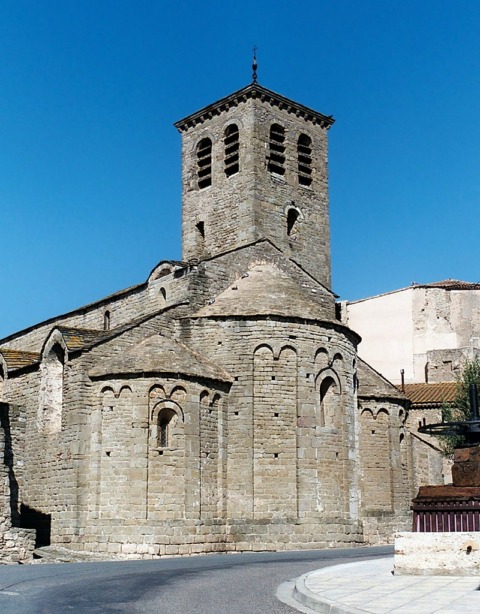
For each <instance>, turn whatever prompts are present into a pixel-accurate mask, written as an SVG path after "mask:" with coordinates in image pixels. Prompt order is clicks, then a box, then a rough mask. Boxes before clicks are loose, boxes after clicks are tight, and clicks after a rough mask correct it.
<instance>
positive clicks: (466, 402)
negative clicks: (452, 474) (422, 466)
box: [440, 357, 480, 457]
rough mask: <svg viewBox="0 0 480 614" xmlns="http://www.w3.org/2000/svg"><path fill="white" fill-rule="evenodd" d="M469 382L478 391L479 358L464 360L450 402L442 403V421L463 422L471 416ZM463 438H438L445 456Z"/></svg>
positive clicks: (448, 454) (479, 381)
mask: <svg viewBox="0 0 480 614" xmlns="http://www.w3.org/2000/svg"><path fill="white" fill-rule="evenodd" d="M470 384H477V388H478V390H479V391H480V358H478V357H476V358H474V359H473V360H467V361H466V362H465V365H464V368H463V371H462V373H461V375H460V376H459V378H458V379H457V390H456V393H455V399H454V401H453V402H452V403H444V404H443V406H442V421H443V422H463V421H465V420H469V419H470V417H471V411H470V397H469V386H470ZM464 441H465V439H464V437H463V436H461V435H446V436H444V437H441V438H440V447H441V449H442V451H443V453H444V454H445V456H448V457H451V456H453V452H454V450H455V448H457V447H458V446H460V445H462V444H463V443H464Z"/></svg>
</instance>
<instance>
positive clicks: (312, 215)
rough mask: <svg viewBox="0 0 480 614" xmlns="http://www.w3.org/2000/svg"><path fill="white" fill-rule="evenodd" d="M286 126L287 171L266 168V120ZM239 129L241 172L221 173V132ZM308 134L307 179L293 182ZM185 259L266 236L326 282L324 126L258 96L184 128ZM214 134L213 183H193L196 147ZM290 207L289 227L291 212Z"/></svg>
mask: <svg viewBox="0 0 480 614" xmlns="http://www.w3.org/2000/svg"><path fill="white" fill-rule="evenodd" d="M274 123H278V124H281V125H282V126H283V127H284V129H285V158H286V160H285V173H284V175H280V174H277V173H271V172H270V171H269V170H268V160H267V156H268V149H267V145H268V143H269V139H270V127H271V125H272V124H274ZM231 124H235V125H237V126H238V128H239V171H238V172H237V173H236V174H233V175H230V176H227V175H226V174H225V172H224V159H225V150H224V134H225V130H226V128H227V127H228V126H229V125H231ZM301 134H306V135H308V136H309V137H310V138H311V139H312V156H311V157H312V167H313V172H312V183H311V185H309V186H305V185H301V184H300V183H299V181H298V160H297V141H298V138H299V136H300V135H301ZM182 137H183V140H182V160H183V165H182V185H183V195H182V201H183V218H182V228H183V258H184V259H185V260H189V259H191V258H193V257H195V258H199V259H204V258H205V257H208V256H211V255H214V254H218V253H222V252H225V251H228V250H231V249H233V248H236V247H239V246H241V245H246V244H247V243H250V242H252V241H255V240H257V239H260V238H263V237H269V238H271V240H272V241H273V242H274V243H275V244H276V245H277V246H278V247H280V248H281V249H282V251H283V252H284V254H285V255H288V256H291V257H292V258H294V259H295V260H296V261H298V262H299V263H300V264H301V265H302V266H303V267H304V268H305V269H306V270H308V271H309V272H310V273H311V274H313V275H315V276H316V277H317V278H318V279H319V280H320V281H321V283H323V284H324V285H325V286H326V287H327V288H329V287H330V230H329V214H328V178H327V139H326V129H325V128H321V127H320V126H319V125H314V124H313V123H311V122H309V121H307V120H305V119H303V118H301V117H297V116H296V115H295V114H293V113H289V112H288V111H286V110H283V109H280V108H278V107H272V106H271V105H270V104H268V103H263V102H261V101H260V100H251V99H250V100H247V101H245V102H240V103H239V104H238V105H237V106H235V107H234V108H231V109H230V110H229V111H225V112H222V113H220V115H218V116H213V117H211V118H210V119H208V120H206V121H204V122H203V123H202V124H200V125H197V126H195V127H194V128H190V129H188V130H187V131H185V132H183V133H182ZM205 138H209V139H210V140H211V141H212V183H211V185H210V186H208V187H203V188H200V187H199V185H198V177H197V172H198V166H197V153H196V152H197V146H198V144H199V143H200V141H201V140H202V139H205ZM292 208H293V209H294V210H295V211H296V212H297V213H296V214H295V217H296V222H295V224H294V228H289V227H288V212H289V210H290V209H292Z"/></svg>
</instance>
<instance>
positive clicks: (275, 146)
mask: <svg viewBox="0 0 480 614" xmlns="http://www.w3.org/2000/svg"><path fill="white" fill-rule="evenodd" d="M267 167H268V170H269V171H270V172H271V173H275V174H277V175H284V174H285V128H284V127H283V126H280V124H272V125H271V127H270V141H269V155H268V164H267Z"/></svg>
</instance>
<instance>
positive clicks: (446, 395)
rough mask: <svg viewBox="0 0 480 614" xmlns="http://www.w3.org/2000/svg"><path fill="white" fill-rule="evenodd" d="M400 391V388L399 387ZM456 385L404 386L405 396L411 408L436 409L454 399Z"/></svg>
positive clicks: (451, 383)
mask: <svg viewBox="0 0 480 614" xmlns="http://www.w3.org/2000/svg"><path fill="white" fill-rule="evenodd" d="M399 388H400V389H401V387H400V386H399ZM456 392H457V384H456V383H455V382H441V383H438V384H405V396H406V397H407V399H409V400H410V401H411V402H412V405H413V406H420V407H429V406H430V407H438V406H439V405H441V404H442V403H451V402H452V401H453V400H454V399H455V395H456Z"/></svg>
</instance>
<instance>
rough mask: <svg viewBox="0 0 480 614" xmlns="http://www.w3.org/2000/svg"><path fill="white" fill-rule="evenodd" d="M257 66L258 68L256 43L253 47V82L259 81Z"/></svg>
mask: <svg viewBox="0 0 480 614" xmlns="http://www.w3.org/2000/svg"><path fill="white" fill-rule="evenodd" d="M257 68H258V64H257V46H256V45H255V46H254V48H253V64H252V71H253V74H252V79H253V83H256V82H257Z"/></svg>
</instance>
